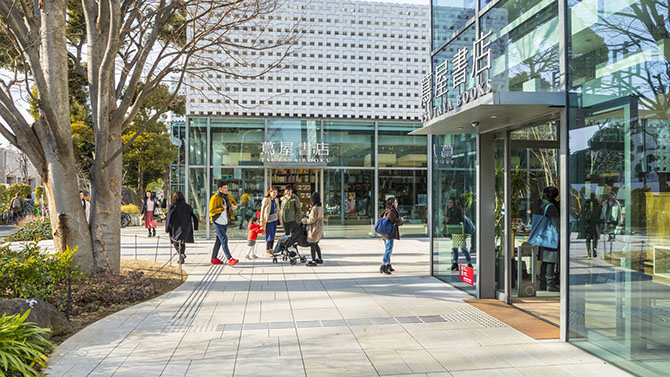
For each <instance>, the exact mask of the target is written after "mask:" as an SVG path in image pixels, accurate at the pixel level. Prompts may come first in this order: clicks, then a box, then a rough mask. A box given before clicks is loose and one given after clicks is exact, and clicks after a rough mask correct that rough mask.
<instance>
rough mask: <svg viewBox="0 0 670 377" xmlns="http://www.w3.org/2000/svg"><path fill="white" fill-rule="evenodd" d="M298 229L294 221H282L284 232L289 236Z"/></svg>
mask: <svg viewBox="0 0 670 377" xmlns="http://www.w3.org/2000/svg"><path fill="white" fill-rule="evenodd" d="M297 229H298V223H297V222H296V221H288V222H285V223H284V234H286V235H287V236H290V235H291V234H293V232H295V231H296V230H297Z"/></svg>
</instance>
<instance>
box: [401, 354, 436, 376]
mask: <svg viewBox="0 0 670 377" xmlns="http://www.w3.org/2000/svg"><path fill="white" fill-rule="evenodd" d="M395 353H396V354H397V355H398V356H399V357H400V358H401V359H402V360H403V361H404V362H405V364H407V366H409V369H411V371H412V372H413V373H428V372H445V371H446V369H445V368H444V367H443V366H442V365H441V364H440V363H439V362H438V361H437V360H435V358H434V357H433V355H431V354H430V352H428V351H426V350H423V349H418V350H417V349H396V350H395Z"/></svg>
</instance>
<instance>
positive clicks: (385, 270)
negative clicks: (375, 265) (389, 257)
mask: <svg viewBox="0 0 670 377" xmlns="http://www.w3.org/2000/svg"><path fill="white" fill-rule="evenodd" d="M379 272H380V273H382V274H386V275H391V271H389V268H388V266H387V265H385V264H382V265H381V267H379Z"/></svg>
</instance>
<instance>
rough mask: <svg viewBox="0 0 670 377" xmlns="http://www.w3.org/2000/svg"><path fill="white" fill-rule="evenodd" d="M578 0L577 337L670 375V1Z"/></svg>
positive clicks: (573, 138)
mask: <svg viewBox="0 0 670 377" xmlns="http://www.w3.org/2000/svg"><path fill="white" fill-rule="evenodd" d="M569 5H570V7H569V12H570V19H571V24H570V30H569V36H570V38H571V46H572V48H571V52H572V54H571V56H570V57H569V62H568V67H570V69H571V71H570V75H569V77H570V78H571V82H570V88H571V92H572V95H571V96H570V107H569V109H570V116H569V133H570V139H569V140H570V142H569V148H570V153H569V156H570V159H569V163H570V169H569V174H570V176H569V184H570V187H571V190H572V192H571V196H573V195H574V196H577V198H578V199H579V201H578V202H579V204H580V206H581V208H580V217H579V221H578V222H577V226H576V227H575V228H574V229H573V230H572V238H573V241H572V243H571V246H570V255H571V259H570V269H569V273H570V279H569V282H570V296H571V297H570V308H569V310H570V313H569V315H570V318H571V321H570V333H571V335H570V341H571V342H573V343H574V344H575V345H577V346H579V347H582V348H585V349H587V350H589V351H590V352H592V353H594V354H596V355H597V356H599V357H601V358H603V359H605V360H608V361H610V362H612V363H613V364H616V365H618V366H620V367H622V368H624V369H627V370H629V371H631V372H633V373H634V374H637V375H645V376H646V375H648V376H652V375H653V376H656V375H658V376H661V375H667V370H668V368H669V367H670V327H668V326H667V322H668V315H667V313H668V312H670V289H668V287H669V286H670V263H668V261H670V257H669V256H670V227H669V225H668V224H670V215H669V214H670V100H669V98H670V86H669V85H668V82H670V53H669V51H670V40H669V39H668V35H670V23H669V21H668V17H667V14H668V2H667V1H658V0H638V1H635V0H630V1H595V0H583V1H577V0H571V1H569ZM575 193H576V194H575ZM573 201H574V202H577V200H573ZM589 251H590V253H591V259H588V258H587V256H588V253H589ZM596 253H597V257H596V256H595V254H596Z"/></svg>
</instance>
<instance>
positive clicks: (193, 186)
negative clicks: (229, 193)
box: [186, 168, 209, 237]
mask: <svg viewBox="0 0 670 377" xmlns="http://www.w3.org/2000/svg"><path fill="white" fill-rule="evenodd" d="M188 189H189V191H188V196H189V197H188V198H186V201H187V202H188V204H190V205H191V207H193V213H195V215H196V216H197V217H198V220H199V224H200V225H199V227H198V230H197V231H196V232H195V236H196V237H204V236H205V232H206V231H207V224H208V223H209V219H208V216H209V198H208V197H207V171H206V170H205V168H190V170H189V177H188Z"/></svg>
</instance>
